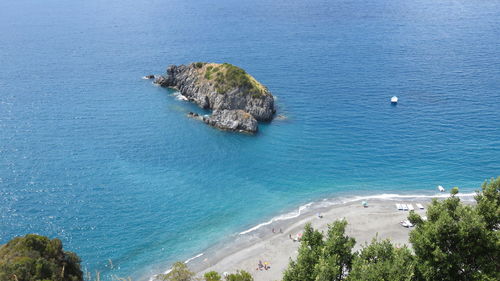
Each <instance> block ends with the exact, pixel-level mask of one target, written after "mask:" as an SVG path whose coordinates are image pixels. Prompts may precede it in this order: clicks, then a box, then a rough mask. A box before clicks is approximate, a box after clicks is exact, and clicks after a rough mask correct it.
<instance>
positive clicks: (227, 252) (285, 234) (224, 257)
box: [145, 192, 475, 281]
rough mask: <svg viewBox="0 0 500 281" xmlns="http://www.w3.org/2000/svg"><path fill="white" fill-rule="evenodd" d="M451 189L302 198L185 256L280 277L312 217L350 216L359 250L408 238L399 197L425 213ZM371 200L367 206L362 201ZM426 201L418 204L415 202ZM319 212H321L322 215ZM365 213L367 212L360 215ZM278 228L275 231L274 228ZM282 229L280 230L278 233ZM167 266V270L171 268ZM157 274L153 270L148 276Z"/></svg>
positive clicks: (468, 197)
mask: <svg viewBox="0 0 500 281" xmlns="http://www.w3.org/2000/svg"><path fill="white" fill-rule="evenodd" d="M474 195H475V192H471V193H463V194H459V197H460V198H461V199H462V200H463V201H464V202H467V201H473V197H474ZM447 197H449V193H448V192H445V193H437V194H436V193H434V194H418V195H415V194H408V195H405V194H376V195H371V196H352V197H340V198H339V197H335V198H329V199H323V200H320V201H314V202H309V203H307V204H303V205H301V206H299V207H298V208H295V209H294V210H292V211H290V212H285V213H281V214H279V215H277V216H275V217H272V218H271V219H270V220H267V221H265V222H262V223H259V224H257V225H255V226H252V227H250V228H248V229H245V230H243V231H241V232H239V233H237V234H235V235H231V236H228V237H225V238H224V239H222V240H221V241H220V242H218V243H216V244H214V245H212V246H211V247H209V248H207V249H205V250H204V251H203V252H200V253H197V254H196V255H193V256H191V257H190V258H189V259H187V260H185V261H184V263H186V264H187V265H188V267H189V268H190V270H191V271H193V272H195V273H196V276H202V275H203V274H204V273H205V272H208V271H211V270H215V271H217V272H219V273H220V274H222V273H223V272H229V273H231V272H235V271H236V270H246V271H248V272H249V273H250V274H252V276H253V277H254V280H255V281H270V280H279V279H281V277H282V272H283V270H284V269H286V267H287V266H288V262H289V258H295V257H296V250H297V249H298V246H299V245H300V243H298V242H293V241H292V240H290V237H289V235H292V236H293V237H294V236H296V235H297V234H298V233H300V232H302V230H303V228H304V225H305V224H306V223H307V222H311V223H312V226H313V227H314V228H315V229H319V230H320V231H323V232H325V231H326V229H327V225H328V224H329V223H332V222H333V221H334V220H338V219H343V218H345V219H346V220H347V221H348V226H347V229H346V234H347V235H349V236H351V237H354V238H355V239H356V245H355V247H354V250H358V249H359V248H361V246H363V245H364V244H365V243H369V242H370V241H371V240H372V239H373V238H375V237H376V235H377V237H378V239H386V238H389V239H391V241H392V242H393V243H394V244H396V245H403V244H408V234H409V232H410V231H411V229H412V228H410V229H408V228H404V227H402V226H401V225H400V224H399V222H400V221H402V220H404V219H406V218H407V216H408V214H409V212H408V211H398V210H397V209H396V206H395V204H396V203H405V204H408V203H409V204H413V206H414V207H415V211H416V212H417V213H418V214H421V215H422V214H425V212H426V211H427V205H428V204H429V203H430V202H431V200H432V199H434V198H435V199H444V198H447ZM364 200H366V201H368V208H364V207H363V206H362V205H361V202H362V201H364ZM416 203H421V204H423V205H424V207H425V208H424V210H418V208H416V206H415V204H416ZM317 213H321V214H322V215H323V218H321V219H320V218H318V217H317ZM362 214H363V215H362ZM273 229H274V230H275V233H273V232H272V230H273ZM280 229H281V233H280ZM259 260H262V262H269V263H270V265H271V269H270V270H267V271H259V270H256V267H257V263H258V262H259ZM169 271H170V269H169V270H167V271H165V272H164V273H168V272H169ZM148 279H149V280H154V276H149V278H145V280H148Z"/></svg>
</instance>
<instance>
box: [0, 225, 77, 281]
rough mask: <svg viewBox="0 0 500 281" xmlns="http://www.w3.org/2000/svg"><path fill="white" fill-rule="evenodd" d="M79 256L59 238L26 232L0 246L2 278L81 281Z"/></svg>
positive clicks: (19, 280) (37, 280)
mask: <svg viewBox="0 0 500 281" xmlns="http://www.w3.org/2000/svg"><path fill="white" fill-rule="evenodd" d="M82 275H83V274H82V271H81V270H80V259H79V258H78V256H77V255H76V254H74V253H72V252H65V251H63V247H62V243H61V240H59V239H52V240H50V239H49V238H47V237H44V236H40V235H35V234H28V235H26V236H24V237H17V238H14V239H12V240H11V241H9V242H8V243H7V244H5V245H2V246H0V280H1V281H11V280H12V281H48V280H50V281H81V280H83V277H82Z"/></svg>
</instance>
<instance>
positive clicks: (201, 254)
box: [184, 253, 204, 263]
mask: <svg viewBox="0 0 500 281" xmlns="http://www.w3.org/2000/svg"><path fill="white" fill-rule="evenodd" d="M203 255H204V253H200V254H197V255H196V256H194V257H192V258H189V259H187V260H186V261H185V262H184V263H188V262H190V261H192V260H194V259H197V258H199V257H201V256H203Z"/></svg>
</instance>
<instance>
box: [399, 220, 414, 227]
mask: <svg viewBox="0 0 500 281" xmlns="http://www.w3.org/2000/svg"><path fill="white" fill-rule="evenodd" d="M400 224H401V225H402V226H403V227H406V228H410V227H413V224H412V223H411V222H410V221H409V220H404V221H401V222H400Z"/></svg>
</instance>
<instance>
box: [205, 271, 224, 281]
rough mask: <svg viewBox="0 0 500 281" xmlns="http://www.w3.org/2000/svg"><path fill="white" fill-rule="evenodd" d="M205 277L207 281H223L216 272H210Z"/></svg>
mask: <svg viewBox="0 0 500 281" xmlns="http://www.w3.org/2000/svg"><path fill="white" fill-rule="evenodd" d="M203 277H205V281H222V276H220V274H219V273H217V272H215V271H209V272H207V273H205V274H204V275H203Z"/></svg>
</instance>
